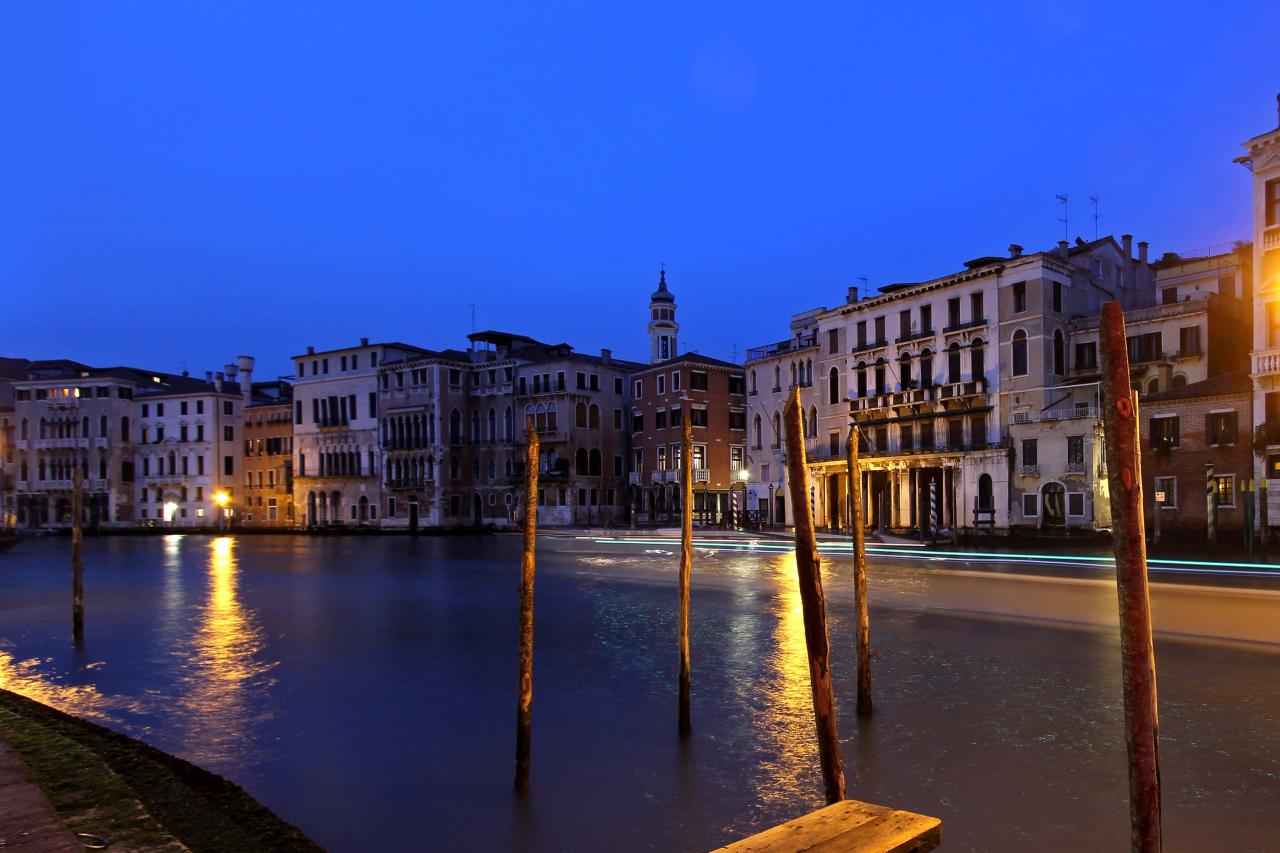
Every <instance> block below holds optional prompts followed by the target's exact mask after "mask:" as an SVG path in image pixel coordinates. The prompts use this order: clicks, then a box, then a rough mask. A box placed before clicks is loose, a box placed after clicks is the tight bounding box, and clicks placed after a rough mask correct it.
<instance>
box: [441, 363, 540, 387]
mask: <svg viewBox="0 0 1280 853" xmlns="http://www.w3.org/2000/svg"><path fill="white" fill-rule="evenodd" d="M449 387H450V388H461V387H462V371H461V370H459V369H458V368H456V367H451V368H449ZM535 390H536V389H535Z"/></svg>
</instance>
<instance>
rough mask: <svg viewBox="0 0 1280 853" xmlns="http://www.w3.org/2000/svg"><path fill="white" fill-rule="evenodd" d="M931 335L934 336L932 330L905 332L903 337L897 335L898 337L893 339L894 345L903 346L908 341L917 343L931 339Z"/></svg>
mask: <svg viewBox="0 0 1280 853" xmlns="http://www.w3.org/2000/svg"><path fill="white" fill-rule="evenodd" d="M933 335H934V331H933V329H921V330H920V331H918V332H917V331H914V330H912V331H910V332H907V333H906V334H905V335H898V337H897V338H895V339H894V343H896V344H905V343H907V342H908V341H918V340H920V339H921V338H932V337H933Z"/></svg>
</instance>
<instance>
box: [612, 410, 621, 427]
mask: <svg viewBox="0 0 1280 853" xmlns="http://www.w3.org/2000/svg"><path fill="white" fill-rule="evenodd" d="M613 428H614V429H622V409H614V410H613Z"/></svg>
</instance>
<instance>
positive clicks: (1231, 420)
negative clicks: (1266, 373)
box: [1139, 369, 1254, 542]
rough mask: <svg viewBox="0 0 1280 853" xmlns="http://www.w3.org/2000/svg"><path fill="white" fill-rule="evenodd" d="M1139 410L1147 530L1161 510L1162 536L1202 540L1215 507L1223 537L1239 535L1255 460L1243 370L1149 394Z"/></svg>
mask: <svg viewBox="0 0 1280 853" xmlns="http://www.w3.org/2000/svg"><path fill="white" fill-rule="evenodd" d="M1139 416H1140V420H1141V427H1140V429H1141V433H1140V442H1139V443H1140V447H1141V449H1142V496H1143V501H1144V507H1143V513H1144V515H1145V516H1146V523H1147V529H1148V531H1151V530H1153V529H1154V527H1155V524H1156V519H1155V515H1156V513H1159V516H1160V522H1159V523H1160V529H1161V537H1162V538H1166V539H1190V540H1195V541H1201V542H1203V541H1205V539H1206V536H1207V531H1208V529H1209V524H1208V522H1209V515H1210V514H1211V513H1212V514H1213V515H1214V528H1215V529H1216V530H1217V532H1218V534H1219V535H1220V536H1226V535H1228V534H1232V535H1233V536H1239V534H1240V530H1241V528H1242V527H1243V525H1244V501H1243V496H1242V494H1243V491H1244V489H1245V487H1246V481H1247V480H1249V479H1250V478H1251V477H1252V470H1253V460H1254V454H1253V442H1252V440H1251V438H1252V437H1251V435H1250V425H1251V424H1252V422H1253V383H1252V381H1251V380H1250V377H1249V375H1248V373H1247V371H1245V370H1243V369H1241V370H1235V371H1232V372H1229V373H1223V374H1220V375H1216V376H1214V377H1212V378H1210V379H1205V380H1203V381H1200V382H1193V383H1190V384H1188V385H1184V386H1181V387H1178V388H1172V389H1170V390H1167V391H1161V392H1159V393H1155V394H1149V395H1147V396H1145V397H1143V398H1142V400H1141V404H1140V406H1139ZM1232 541H1238V540H1237V539H1233V540H1232Z"/></svg>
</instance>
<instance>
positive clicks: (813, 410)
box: [809, 406, 818, 438]
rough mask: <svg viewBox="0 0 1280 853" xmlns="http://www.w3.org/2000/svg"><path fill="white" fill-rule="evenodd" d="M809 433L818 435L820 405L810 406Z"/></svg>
mask: <svg viewBox="0 0 1280 853" xmlns="http://www.w3.org/2000/svg"><path fill="white" fill-rule="evenodd" d="M809 435H810V436H812V437H815V438H816V437H817V435H818V407H817V406H810V407H809Z"/></svg>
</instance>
